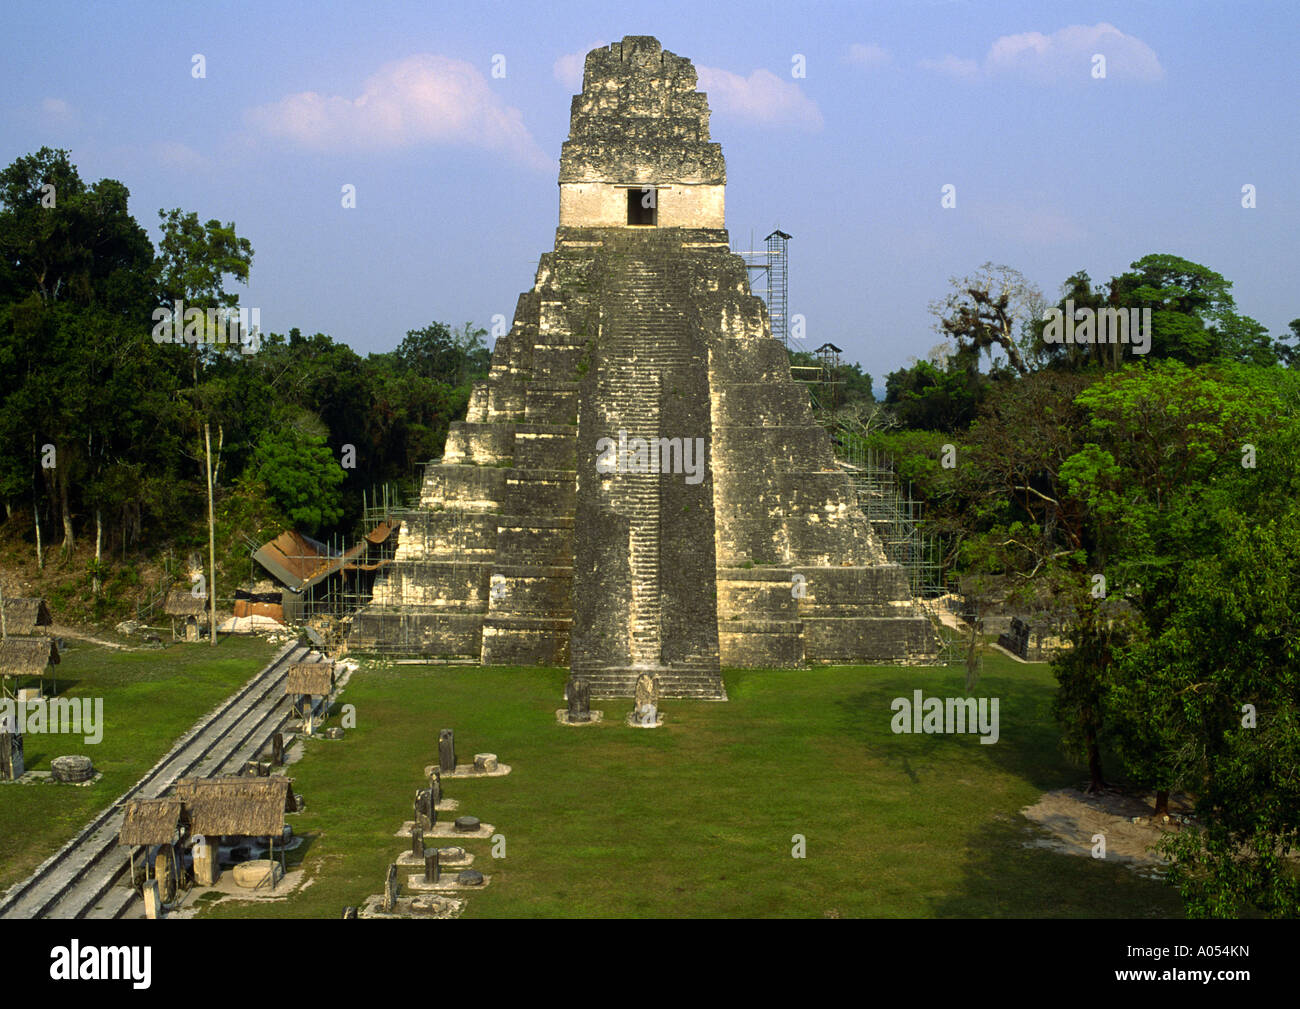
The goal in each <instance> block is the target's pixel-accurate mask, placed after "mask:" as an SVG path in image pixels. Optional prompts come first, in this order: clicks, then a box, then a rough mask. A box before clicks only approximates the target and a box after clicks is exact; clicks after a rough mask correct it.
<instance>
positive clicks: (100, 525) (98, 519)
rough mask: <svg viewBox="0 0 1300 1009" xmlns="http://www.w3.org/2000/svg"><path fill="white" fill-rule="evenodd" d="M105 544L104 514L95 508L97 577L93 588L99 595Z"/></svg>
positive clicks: (93, 582) (93, 581)
mask: <svg viewBox="0 0 1300 1009" xmlns="http://www.w3.org/2000/svg"><path fill="white" fill-rule="evenodd" d="M103 545H104V516H103V513H102V512H100V510H99V509H98V508H96V509H95V577H94V579H93V580H92V586H91V587H92V588H93V589H94V592H95V595H99V590H100V587H101V585H102V583H101V582H100V579H99V564H100V560H101V559H102V558H103V552H102V547H103Z"/></svg>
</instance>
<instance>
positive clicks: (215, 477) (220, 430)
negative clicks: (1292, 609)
mask: <svg viewBox="0 0 1300 1009" xmlns="http://www.w3.org/2000/svg"><path fill="white" fill-rule="evenodd" d="M225 444H226V426H225V425H224V424H218V425H217V461H216V462H215V463H214V464H213V466H212V482H213V484H219V483H221V449H222V446H224V445H225Z"/></svg>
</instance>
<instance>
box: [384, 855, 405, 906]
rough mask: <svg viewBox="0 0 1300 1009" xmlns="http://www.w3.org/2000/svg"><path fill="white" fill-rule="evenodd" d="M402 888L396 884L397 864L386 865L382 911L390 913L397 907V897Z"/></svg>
mask: <svg viewBox="0 0 1300 1009" xmlns="http://www.w3.org/2000/svg"><path fill="white" fill-rule="evenodd" d="M401 889H402V886H401V884H400V883H398V882H397V863H396V862H389V863H388V874H387V875H386V876H385V877H384V910H385V911H387V912H390V913H391V912H392V910H393V908H394V907H396V906H397V895H398V894H399V893H400V892H401Z"/></svg>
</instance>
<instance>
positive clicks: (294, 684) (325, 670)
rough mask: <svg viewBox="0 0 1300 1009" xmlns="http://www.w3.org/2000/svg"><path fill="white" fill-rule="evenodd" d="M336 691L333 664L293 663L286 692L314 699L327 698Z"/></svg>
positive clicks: (286, 683) (286, 681) (290, 666)
mask: <svg viewBox="0 0 1300 1009" xmlns="http://www.w3.org/2000/svg"><path fill="white" fill-rule="evenodd" d="M333 689H334V663H333V662H292V663H290V664H289V675H288V678H287V679H286V680H285V684H284V692H285V693H286V694H291V695H295V696H296V695H298V694H309V695H311V696H312V697H326V696H328V695H329V692H330V691H331V690H333Z"/></svg>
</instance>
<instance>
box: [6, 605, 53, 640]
mask: <svg viewBox="0 0 1300 1009" xmlns="http://www.w3.org/2000/svg"><path fill="white" fill-rule="evenodd" d="M4 615H5V625H4V629H5V634H39V633H41V632H40V631H39V630H38V628H41V627H49V626H50V625H51V624H52V623H54V618H53V617H51V616H50V608H49V607H48V606H46V605H45V600H44V599H26V598H22V597H19V598H17V599H9V598H6V599H5V601H4Z"/></svg>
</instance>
